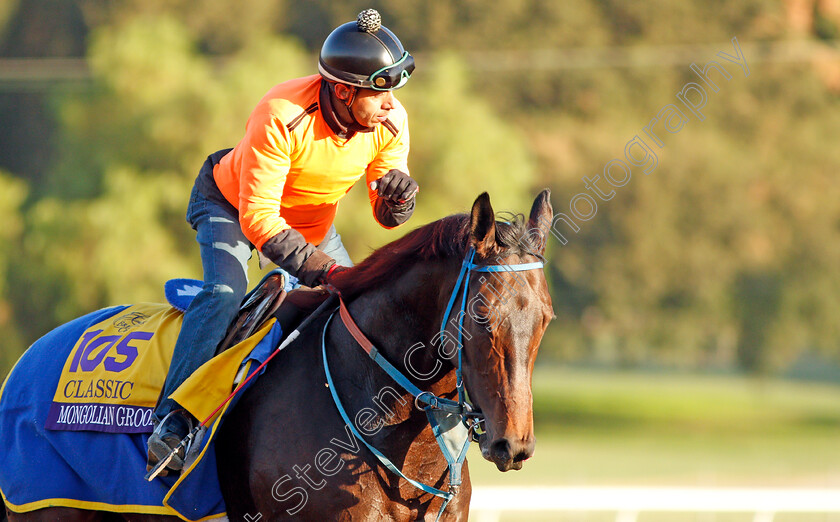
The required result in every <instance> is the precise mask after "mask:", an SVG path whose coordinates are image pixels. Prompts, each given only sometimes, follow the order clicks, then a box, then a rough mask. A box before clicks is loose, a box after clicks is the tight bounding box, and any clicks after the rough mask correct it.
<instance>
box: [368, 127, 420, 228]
mask: <svg viewBox="0 0 840 522" xmlns="http://www.w3.org/2000/svg"><path fill="white" fill-rule="evenodd" d="M399 123H400V127H399V131H398V132H397V134H396V136H394V138H393V139H392V140H391V141H390V142H389V143H388V145H387V146H386V147H385V148H384V149H382V150H381V151H380V152H379V154H378V155H377V156H376V158H375V159H374V160H373V162H371V164H370V165H369V166H368V169H367V185H368V197H369V199H370V205H371V208H372V209H373V216H374V218H375V219H376V222H377V223H379V224H380V225H381V226H382V227H384V228H394V227H396V226H399V225H402V224H403V223H405V222H406V221H408V218H410V217H411V215H412V214H413V213H414V205H415V196H416V194H417V190H418V185H417V182H416V181H415V180H414V179H412V178H411V176H410V175H409V173H408V150H409V132H408V120H407V119H403V120H402V121H400V122H399Z"/></svg>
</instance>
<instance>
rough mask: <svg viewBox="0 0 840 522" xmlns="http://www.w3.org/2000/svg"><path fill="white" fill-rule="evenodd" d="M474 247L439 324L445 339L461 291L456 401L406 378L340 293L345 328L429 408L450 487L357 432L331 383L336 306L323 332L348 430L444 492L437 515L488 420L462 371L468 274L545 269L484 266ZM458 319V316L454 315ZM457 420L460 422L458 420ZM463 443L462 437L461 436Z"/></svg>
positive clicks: (428, 490) (382, 458)
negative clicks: (330, 335) (330, 331)
mask: <svg viewBox="0 0 840 522" xmlns="http://www.w3.org/2000/svg"><path fill="white" fill-rule="evenodd" d="M475 254H476V252H475V248H473V247H470V248H469V250H468V251H467V253H466V256H465V257H464V260H463V262H462V263H461V271H460V273H459V274H458V279H457V281H456V282H455V288H453V290H452V295H451V297H450V298H449V303H448V305H447V306H446V311H445V312H444V314H443V320H442V321H441V326H440V333H439V336H440V338H441V339H444V338H445V333H446V325H447V322H449V317H450V316H451V314H452V310H453V308H454V306H455V303H456V301H457V300H458V297H459V296H460V301H461V305H460V312H459V313H458V314H457V316H456V318H457V319H458V344H457V349H458V353H457V355H458V363H457V365H456V367H455V368H456V369H455V387H456V389H457V390H458V400H457V401H454V400H452V399H447V398H445V397H439V396H437V395H435V394H434V393H432V392H430V391H423V390H421V389H420V388H418V387H417V386H416V385H415V384H414V383H413V382H411V381H410V380H409V379H408V377H406V376H405V375H404V374H403V373H402V372H400V371H399V370H398V369H397V368H395V367H394V366H393V365H392V364H391V363H390V362H388V360H387V359H385V358H384V357H383V356H382V354H381V353H380V351H379V350H378V349H377V348H376V346H374V344H373V343H372V342H371V341H370V340H369V339H368V338H367V337H366V336H365V335H364V333H362V331H361V330H360V329H359V327H358V325H357V324H356V322H355V321H354V320H353V318H352V317H351V316H350V312H349V311H348V310H347V306H346V305H345V303H344V300H343V299H341V297H340V296H339V303H340V305H339V316H340V317H341V320H342V322H343V324H344V327H345V328H347V331H348V332H349V333H350V335H352V336H353V338H354V339H355V340H356V342H357V343H358V344H359V345H360V346H361V347H362V349H364V350H365V352H367V354H368V356H370V358H371V359H373V361H374V362H375V363H376V364H378V365H379V367H380V368H382V369H383V370H385V372H386V373H387V374H388V375H389V376H390V377H391V378H392V379H394V380H395V381H396V382H397V384H399V385H400V386H401V387H402V388H403V389H404V390H405V391H407V392H408V393H410V394H411V395H412V396H414V405H415V406H416V407H417V408H418V409H420V410H423V411H425V412H426V416H427V418H428V419H429V423H430V424H431V426H432V432H433V433H434V435H435V440H437V442H438V446H439V447H440V449H441V453H443V456H444V458H445V459H446V462H447V465H448V467H449V491H448V492H447V491H441V490H439V489H437V488H434V487H432V486H429V485H426V484H423V483H421V482H418V481H416V480H413V479H411V478H409V477H407V476H406V475H405V474H403V472H402V471H401V470H400V469H399V468H398V467H397V466H395V465H394V463H393V462H391V461H390V460H389V459H388V458H387V457H386V456H385V455H383V454H382V452H380V451H379V450H378V449H376V448H375V447H373V446H372V445H371V444H369V443H368V442H367V441H366V440H365V439H364V438H363V437H362V436H361V434H360V433H359V432H358V430H357V429H356V426H355V425H354V424H353V422H352V421H351V420H350V418H349V416H348V415H347V412H346V411H345V409H344V406H342V404H341V400H340V399H339V397H338V393H337V391H336V388H335V385H334V383H333V379H332V375H331V374H330V369H329V365H328V363H327V345H326V333H327V328H328V327H329V324H330V322H332V318H333V316H334V315H335V311H333V313H332V314H330V316H329V318H328V319H327V321H326V323H325V324H324V330H323V332H322V333H321V353H322V356H323V360H324V373H325V374H326V377H327V385H328V387H329V389H330V393H331V394H332V397H333V401H334V402H335V405H336V408H338V412H339V414H340V415H341V418H342V419H343V420H344V423H345V425H346V426H347V427H348V428H349V429H350V431H351V432H352V433H353V435H354V436H355V437H356V438H357V439H359V440H360V441H362V443H364V445H365V446H367V448H368V449H369V450H370V451H371V452H372V453H373V454H374V455H376V457H377V458H378V459H379V461H380V462H381V463H382V464H383V465H384V466H385V467H386V468H388V469H389V470H391V471H392V472H394V473H396V474H397V475H399V476H400V477H402V478H403V479H405V480H406V481H408V482H409V483H410V484H411V485H413V486H414V487H416V488H418V489H420V490H422V491H424V492H426V493H431V494H432V495H435V496H438V497H441V498H443V499H444V502H443V505H442V506H441V508H440V511H439V512H438V518H440V516H441V514H442V513H443V510H444V509H445V508H446V505H447V504H448V503H449V501H450V500H452V498H453V497H454V496H455V495H456V494H457V493H458V489H459V487H460V485H461V466H462V464H463V462H464V459H465V458H466V456H467V449H468V448H469V445H470V440H477V435H478V430H479V429H480V427H481V425H482V424H483V423H484V415H483V414H482V413H481V412H479V411H477V410H476V408H475V407H474V406H473V405H472V404H471V403H470V402H469V401H468V399H467V390H466V387H465V386H464V380H463V374H462V368H461V367H462V360H463V358H462V351H463V346H464V344H463V325H464V316H465V315H466V306H467V294H468V292H469V284H470V274H471V273H472V272H521V271H525V270H536V269H541V268H543V266H544V262H543V261H536V262H533V263H520V264H515V265H507V264H498V265H485V264H476V263H474V262H473V261H474V259H475ZM453 321H454V320H453ZM454 420H457V421H458V422H454V423H453V421H454ZM459 434H460V435H461V436H462V438H463V442H462V443H456V444H453V440H452V439H454V438H456V437H458V435H459ZM458 442H459V441H458Z"/></svg>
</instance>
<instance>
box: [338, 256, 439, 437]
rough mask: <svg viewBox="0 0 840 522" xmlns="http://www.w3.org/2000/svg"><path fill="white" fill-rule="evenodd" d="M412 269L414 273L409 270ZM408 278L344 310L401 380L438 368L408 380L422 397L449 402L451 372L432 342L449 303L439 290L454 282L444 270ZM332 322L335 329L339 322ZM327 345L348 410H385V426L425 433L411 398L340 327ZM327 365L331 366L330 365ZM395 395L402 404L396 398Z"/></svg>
mask: <svg viewBox="0 0 840 522" xmlns="http://www.w3.org/2000/svg"><path fill="white" fill-rule="evenodd" d="M417 269H418V267H414V270H417ZM427 270H428V267H427ZM411 272H412V270H409V272H407V273H406V274H404V275H403V276H402V277H400V278H399V279H397V281H396V282H395V283H394V284H391V285H388V286H387V287H383V288H379V289H375V290H371V291H368V292H366V293H364V294H362V295H360V296H359V297H357V298H356V299H354V300H353V302H352V303H350V304H349V305H348V309H349V311H350V314H351V316H352V317H353V319H354V320H355V322H356V324H357V325H358V326H359V328H360V329H361V331H362V332H363V333H364V334H365V335H366V336H367V337H368V338H369V339H370V340H371V341H372V342H373V344H374V346H375V347H376V348H377V349H378V350H379V351H380V353H382V354H383V355H384V357H385V358H386V359H387V360H388V361H389V362H390V363H391V364H392V365H394V366H395V367H396V368H397V369H398V370H399V371H400V372H402V373H403V375H406V376H407V377H409V378H411V376H412V375H417V374H427V373H430V372H429V369H431V368H434V367H435V366H436V365H437V367H439V368H440V370H439V371H438V372H437V373H436V374H435V375H432V376H430V377H429V378H428V380H425V381H419V380H417V379H414V378H411V380H412V381H413V382H414V383H415V384H416V385H417V386H418V387H419V388H420V389H422V390H424V391H425V390H428V391H430V392H432V393H434V394H435V395H438V396H445V397H449V398H452V397H453V396H454V394H455V369H454V366H453V365H452V363H451V362H449V361H446V360H443V361H440V362H439V363H438V362H437V351H436V348H435V347H433V346H432V339H433V338H434V336H435V334H436V333H437V332H438V330H439V329H440V320H441V316H442V313H443V307H444V306H445V303H446V298H447V297H448V294H447V295H445V296H442V295H441V289H442V288H444V289H445V288H451V286H452V285H453V284H454V283H455V277H454V276H452V275H451V272H452V270H451V269H447V268H446V267H445V266H444V264H441V265H440V266H436V267H434V268H432V271H431V272H432V273H431V275H429V274H428V272H427V273H425V274H424V277H419V276H418V275H417V274H412V273H411ZM450 279H451V281H450ZM444 293H446V292H444ZM334 320H335V321H338V322H339V323H340V319H339V318H338V317H336V318H335V319H334ZM330 339H331V341H332V343H331V344H333V345H334V346H332V350H331V351H332V355H331V356H330V360H331V361H332V360H335V361H336V362H335V367H336V373H340V374H341V381H344V383H345V384H344V386H342V384H337V386H338V387H339V388H341V390H340V391H341V392H342V395H343V396H344V394H346V395H347V396H348V397H347V400H348V401H349V402H350V404H348V405H347V406H350V408H353V409H354V411H359V409H361V408H365V407H374V408H375V407H377V406H378V407H379V409H380V410H384V413H385V417H386V419H385V421H386V422H385V425H386V426H394V425H400V424H403V423H409V424H411V423H412V422H415V423H416V424H417V425H418V426H422V427H425V423H426V416H425V414H423V413H422V412H421V411H419V410H417V409H416V408H414V399H413V397H412V396H411V395H410V394H408V393H407V392H405V390H403V389H402V388H401V387H400V386H398V385H396V384H394V381H393V380H392V379H391V378H390V377H388V375H387V374H386V373H385V371H384V370H383V369H381V368H380V367H379V366H378V365H377V364H376V363H375V362H374V361H373V360H371V359H370V358H369V357H368V356H367V354H366V353H365V352H364V350H362V348H361V347H360V346H359V345H358V344H357V343H356V341H355V340H354V339H353V338H352V337H351V336H350V334H349V333H348V332H347V330H346V329H345V328H344V326H343V325H340V326H338V327H333V328H331V335H330ZM418 344H419V345H422V347H420V346H418ZM412 347H414V349H413V350H412V351H411V359H410V360H411V362H410V364H411V368H412V370H413V372H412V371H410V370H408V369H407V368H406V357H405V354H406V352H407V351H409V350H410V349H411V348H412ZM330 365H331V366H332V365H333V363H332V362H330ZM347 383H352V384H347ZM397 394H399V396H400V397H401V398H402V399H401V400H399V399H397V398H396V395H397ZM342 398H343V397H342ZM383 403H384V404H383ZM383 406H384V408H383ZM350 408H348V410H349V409H350ZM386 431H387V430H386Z"/></svg>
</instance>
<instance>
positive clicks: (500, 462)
mask: <svg viewBox="0 0 840 522" xmlns="http://www.w3.org/2000/svg"><path fill="white" fill-rule="evenodd" d="M478 445H479V447H480V448H481V456H482V457H484V458H485V459H487V460H489V461H490V462H492V463H494V464H495V465H496V467H497V468H499V471H510V470H512V469H516V470H519V469H522V462H523V461H525V460H527V459H529V458H530V457H531V455H533V454H534V446H536V440H535V439H534V437H529V438H527V439H525V440H521V439H517V440H510V439H507V438H504V437H500V438H498V439H496V440H494V441H493V442H490V443H488V442H487V434H486V433H485V434H482V436H481V437H480V439H479V441H478Z"/></svg>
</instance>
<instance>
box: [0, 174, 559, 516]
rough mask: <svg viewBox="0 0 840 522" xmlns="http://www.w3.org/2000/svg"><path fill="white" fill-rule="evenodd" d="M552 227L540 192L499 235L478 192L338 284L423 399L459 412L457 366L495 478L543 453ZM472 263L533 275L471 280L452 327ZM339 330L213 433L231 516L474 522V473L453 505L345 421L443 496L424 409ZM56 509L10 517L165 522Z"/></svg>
mask: <svg viewBox="0 0 840 522" xmlns="http://www.w3.org/2000/svg"><path fill="white" fill-rule="evenodd" d="M551 219H552V209H551V205H550V202H549V193H548V191H547V190H546V191H543V192H542V193H541V194H540V195H539V196H538V197H537V198H536V200H535V201H534V204H533V206H532V209H531V212H530V216H529V218H528V219H527V220H525V219H524V218H523V217H522V216H512V217H511V220H510V221H506V222H502V221H496V217H495V214H494V211H493V209H492V207H491V205H490V199H489V197H488V196H487V194H482V195H481V196H479V197H478V199H476V201H475V203H474V205H473V207H472V211H471V213H470V214H468V215H454V216H449V217H447V218H444V219H441V220H439V221H436V222H433V223H431V224H429V225H426V226H423V227H421V228H419V229H417V230H414V231H412V232H410V233H409V234H407V235H406V236H405V237H403V238H402V239H399V240H397V241H395V242H393V243H390V244H389V245H386V246H385V247H382V248H380V249H379V250H377V251H376V252H374V253H373V254H371V256H370V257H368V258H367V259H366V260H365V261H364V262H362V263H361V264H359V265H357V266H356V267H354V268H351V269H348V270H346V271H344V272H342V273H340V274H338V275H337V276H336V277H335V286H336V287H337V288H338V289H339V290H340V292H341V295H342V297H343V299H344V300H345V301H346V302H347V310H348V312H349V315H350V316H352V319H353V320H354V321H355V324H356V325H358V328H359V329H360V330H361V331H362V332H363V333H364V335H366V336H367V338H368V339H370V341H371V342H372V344H373V345H375V347H376V348H377V349H378V350H379V352H380V354H381V355H382V356H384V358H385V359H386V360H388V361H390V363H391V364H392V365H393V366H394V367H395V368H396V369H397V370H398V371H399V372H401V373H402V374H404V375H407V376H409V377H410V380H411V381H412V382H413V383H414V384H415V385H416V386H417V387H419V388H420V389H422V390H424V391H428V392H430V395H431V394H434V395H435V396H437V397H441V398H447V399H451V400H452V401H457V400H458V398H459V397H458V396H459V393H458V387H457V386H456V384H457V383H456V380H457V374H458V373H459V371H458V367H459V365H460V367H461V372H462V375H463V385H464V388H465V389H466V392H467V393H468V396H469V401H470V402H471V404H472V407H473V408H475V409H476V410H480V411H481V412H482V413H483V417H484V421H483V423H482V426H481V428H480V429H479V430H477V431H479V432H480V437H479V446H480V449H481V454H482V456H483V457H484V458H485V459H487V460H489V461H491V462H493V463H494V464H495V465H496V466H497V467H498V469H499V470H501V471H507V470H510V469H520V468H521V467H522V464H523V461H524V460H526V459H528V458H529V457H530V456H531V455H532V454H533V451H534V445H535V439H534V431H533V410H532V397H531V386H530V384H531V374H532V370H533V367H534V360H535V358H536V355H537V350H538V348H539V344H540V341H541V339H542V336H543V333H544V332H545V329H546V327H547V326H548V323H549V322H550V320H551V319H552V318H553V311H552V304H551V298H550V296H549V292H548V286H547V283H546V280H545V277H544V275H543V271H542V270H541V269H532V268H533V267H532V265H535V264H536V262H538V261H540V260H541V257H542V254H543V251H544V245H545V240H546V238H547V237H548V226H549V225H550V223H551ZM473 252H474V253H473ZM468 253H473V254H472V255H473V256H474V258H472V259H471V261H472V263H473V264H472V265H471V266H483V267H486V266H489V265H509V266H522V267H528V269H527V270H526V269H523V270H522V271H494V270H487V271H485V272H481V271H477V272H476V273H474V274H473V277H472V278H471V279H467V280H468V281H469V283H468V284H466V285H465V287H466V288H465V290H464V301H463V303H467V297H469V302H468V304H466V305H464V304H463V303H462V307H463V309H462V310H461V312H460V313H459V312H458V310H457V308H456V310H455V311H454V312H453V314H452V319H451V320H449V315H448V309H449V307H451V302H453V301H455V299H454V297H452V294H453V288H454V289H456V290H457V286H458V285H459V284H460V282H461V275H459V274H463V270H462V267H463V266H464V259H465V256H466V255H468ZM459 271H460V272H459ZM467 272H469V270H467ZM336 316H337V314H336ZM332 317H333V316H330V318H327V317H326V316H324V317H321V318H319V319H318V320H316V321H314V322H313V323H312V324H311V325H310V326H309V327H308V328H307V329H305V330H302V331H301V334H300V337H299V338H298V339H297V340H296V341H295V343H294V344H293V345H292V346H290V348H289V349H287V350H285V351H283V352H280V353H279V355H278V356H277V357H276V358H275V359H274V360H273V361H272V362H271V364H270V365H269V366H268V367H267V370H266V373H265V374H264V375H263V376H262V377H261V378H260V379H259V380H258V381H257V382H256V383H255V384H254V386H253V387H251V388H250V389H249V390H248V391H247V392H245V394H244V396H243V397H242V398H241V400H240V402H239V403H238V404H237V405H236V407H235V408H234V409H233V411H232V412H231V413H229V414H228V416H227V418H226V419H225V421H224V423H223V425H222V426H221V428H220V429H219V434H218V437H217V439H216V455H217V459H218V473H219V480H220V482H221V485H222V490H223V494H224V498H225V503H226V504H227V508H228V516H229V518H230V519H231V520H248V521H255V520H277V519H297V520H319V521H320V520H354V521H356V520H435V518H440V519H441V520H466V519H467V516H468V511H469V500H470V493H471V488H470V480H469V470H468V468H467V465H466V462H465V463H464V467H463V471H462V484H461V486H460V488H459V490H458V491H457V494H456V495H454V497H453V498H452V500H451V501H449V502H448V503H447V504H444V499H442V498H440V497H439V496H435V495H433V494H431V493H428V492H426V491H423V490H420V489H418V488H417V487H415V485H413V484H412V483H410V482H408V481H406V480H404V479H401V478H399V477H398V476H397V475H396V474H395V473H393V472H392V471H391V470H390V469H389V468H388V467H386V466H385V465H383V463H382V462H381V461H380V460H379V459H377V457H376V456H375V455H374V454H373V453H372V451H371V450H370V449H369V448H368V447H367V446H366V445H365V444H364V443H363V442H360V440H359V439H358V438H357V437H356V436H354V435H353V431H352V430H351V428H350V427H348V425H347V424H346V423H345V421H344V420H342V417H340V416H339V414H338V412H337V407H336V402H335V401H334V399H333V394H336V396H337V397H340V401H341V403H342V404H343V407H344V409H345V410H346V414H347V415H348V416H349V419H351V422H352V423H353V424H355V430H356V433H358V432H361V433H362V435H363V438H364V439H365V440H366V441H367V443H369V444H370V445H371V446H372V447H374V448H377V449H378V450H380V451H381V452H382V453H383V454H385V455H387V457H388V458H389V459H390V461H391V462H392V463H393V465H394V466H395V467H396V468H399V469H400V470H401V471H402V472H403V473H404V474H405V475H406V476H408V477H410V478H412V479H414V480H416V481H418V482H420V483H423V484H426V485H429V486H431V487H433V488H436V489H439V490H444V491H446V490H447V488H448V486H449V484H448V482H449V479H450V474H449V473H448V468H447V463H446V461H445V460H444V458H443V457H442V455H441V450H440V449H439V448H438V444H437V442H436V439H435V434H434V433H433V429H432V427H431V426H430V424H429V421H428V420H427V416H426V414H425V413H424V412H423V411H420V410H419V409H418V407H417V406H419V405H420V404H418V402H417V398H415V397H414V396H412V395H411V394H409V393H408V392H406V391H405V390H404V389H403V388H401V387H400V386H398V385H397V384H396V383H395V382H394V380H392V379H391V377H389V375H388V374H387V373H386V372H385V371H383V370H382V369H381V368H380V367H379V366H377V365H376V364H374V362H373V361H372V360H371V357H369V355H368V353H366V352H365V351H364V350H362V348H361V347H360V346H359V344H358V343H357V341H356V339H355V338H354V337H353V336H352V335H351V334H350V333H349V331H348V327H347V326H346V325H345V324H344V323H342V321H341V320H338V319H333V318H332ZM441 323H444V327H443V328H442V324H441ZM442 330H444V331H442ZM442 333H443V334H445V335H441V334H442ZM461 340H462V345H461V346H460V350H458V349H457V348H458V347H457V346H456V345H457V344H458V343H459V342H461ZM456 353H458V355H457V357H456V356H455V354H456ZM459 361H460V362H459ZM325 362H326V363H328V366H329V370H330V372H331V374H332V386H329V385H328V382H327V378H326V376H325ZM472 427H476V426H472ZM141 472H142V470H138V473H141ZM444 505H445V509H444V510H443V511H440V512H439V510H440V509H441V507H442V506H444ZM53 509H56V508H48V509H42V510H38V511H33V512H30V513H25V514H14V513H10V514H9V515H10V519H11V520H26V521H29V520H55V519H56V515H61V519H63V520H103V519H107V517H114V516H116V517H125V518H127V519H130V520H139V519H144V520H151V519H156V518H164V517H154V516H141V517H134V516H131V515H121V514H116V513H110V514H95V513H92V512H83V511H78V512H74V510H68V509H64V508H59V509H61V511H52V510H53Z"/></svg>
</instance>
